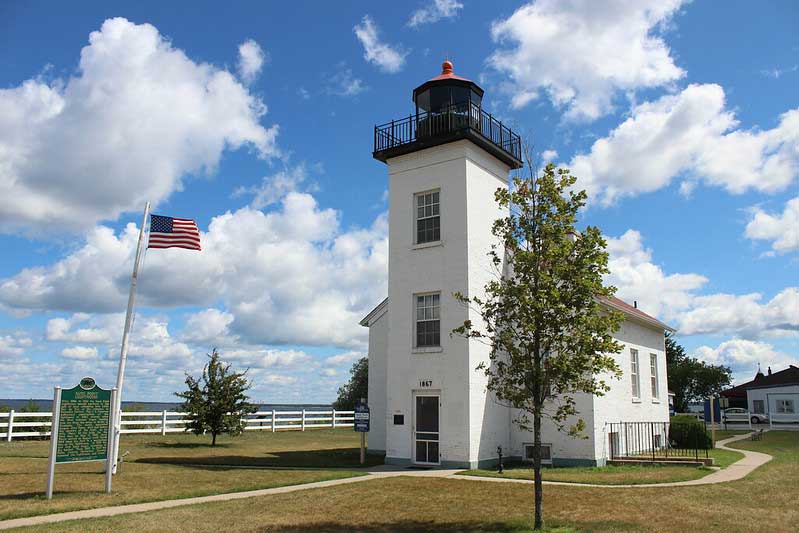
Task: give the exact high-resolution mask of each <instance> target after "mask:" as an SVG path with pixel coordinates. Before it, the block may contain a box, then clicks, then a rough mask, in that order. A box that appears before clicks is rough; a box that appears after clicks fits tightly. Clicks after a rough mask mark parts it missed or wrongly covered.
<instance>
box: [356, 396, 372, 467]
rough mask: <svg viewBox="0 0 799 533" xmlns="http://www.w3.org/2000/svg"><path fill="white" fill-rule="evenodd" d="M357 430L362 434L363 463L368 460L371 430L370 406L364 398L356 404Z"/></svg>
mask: <svg viewBox="0 0 799 533" xmlns="http://www.w3.org/2000/svg"><path fill="white" fill-rule="evenodd" d="M353 418H354V420H353V426H354V428H355V431H357V432H358V433H360V434H361V464H364V463H365V462H366V434H367V433H368V432H369V406H368V405H367V404H366V401H364V399H363V398H361V401H360V402H358V403H356V404H355V414H354V415H353Z"/></svg>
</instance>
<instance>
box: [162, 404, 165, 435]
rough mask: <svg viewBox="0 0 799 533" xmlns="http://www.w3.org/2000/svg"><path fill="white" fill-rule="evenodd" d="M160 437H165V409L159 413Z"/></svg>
mask: <svg viewBox="0 0 799 533" xmlns="http://www.w3.org/2000/svg"><path fill="white" fill-rule="evenodd" d="M161 435H166V409H164V410H163V411H161Z"/></svg>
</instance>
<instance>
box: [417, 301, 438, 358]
mask: <svg viewBox="0 0 799 533" xmlns="http://www.w3.org/2000/svg"><path fill="white" fill-rule="evenodd" d="M440 298H441V296H440V295H439V294H419V295H417V296H416V346H417V347H425V346H440V345H441V316H440V309H441V308H440Z"/></svg>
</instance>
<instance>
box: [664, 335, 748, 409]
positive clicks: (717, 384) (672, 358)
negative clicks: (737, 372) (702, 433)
mask: <svg viewBox="0 0 799 533" xmlns="http://www.w3.org/2000/svg"><path fill="white" fill-rule="evenodd" d="M666 365H667V369H668V376H669V390H670V391H671V392H673V393H674V409H675V410H676V411H677V412H678V413H685V412H687V411H688V404H689V403H691V402H699V401H703V400H705V399H707V398H709V397H710V396H716V395H718V394H719V393H720V392H721V391H722V390H724V389H725V388H726V387H728V386H729V385H730V383H731V382H732V369H730V367H727V366H724V365H711V364H708V363H705V362H704V361H700V360H699V359H696V358H693V357H689V356H688V354H687V353H685V348H683V347H682V346H681V345H680V344H679V343H678V342H677V340H676V339H675V338H674V335H673V334H671V333H669V334H667V335H666Z"/></svg>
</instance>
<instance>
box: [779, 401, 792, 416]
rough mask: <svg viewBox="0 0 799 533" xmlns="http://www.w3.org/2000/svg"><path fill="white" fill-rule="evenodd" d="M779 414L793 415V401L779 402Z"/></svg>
mask: <svg viewBox="0 0 799 533" xmlns="http://www.w3.org/2000/svg"><path fill="white" fill-rule="evenodd" d="M777 412H778V413H780V414H793V413H794V412H795V411H794V405H793V400H777Z"/></svg>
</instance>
